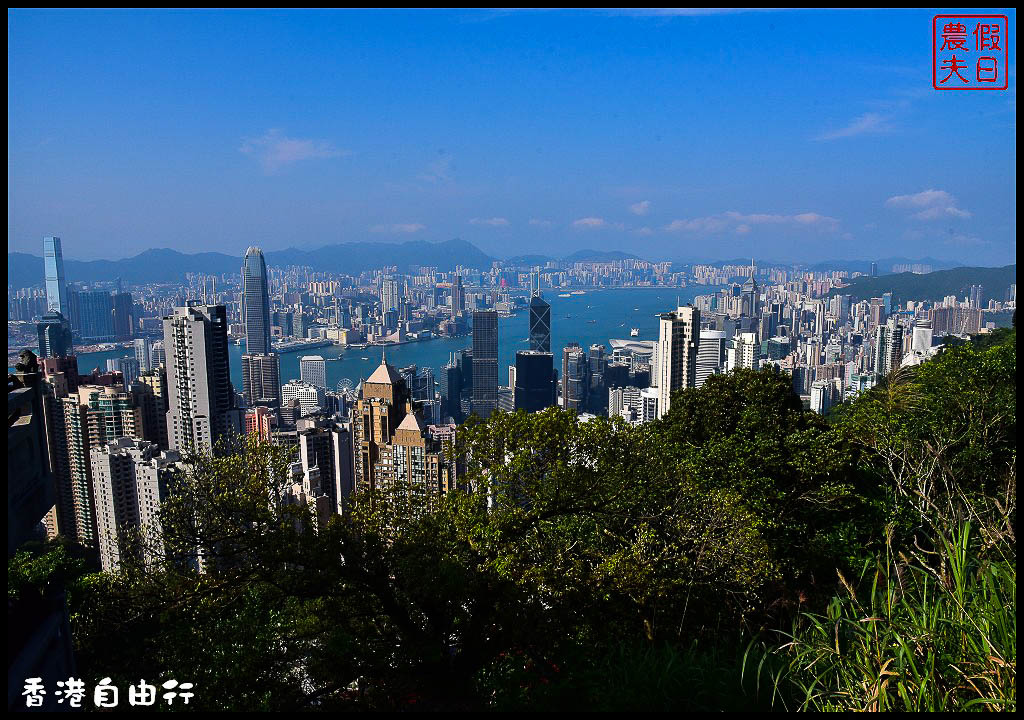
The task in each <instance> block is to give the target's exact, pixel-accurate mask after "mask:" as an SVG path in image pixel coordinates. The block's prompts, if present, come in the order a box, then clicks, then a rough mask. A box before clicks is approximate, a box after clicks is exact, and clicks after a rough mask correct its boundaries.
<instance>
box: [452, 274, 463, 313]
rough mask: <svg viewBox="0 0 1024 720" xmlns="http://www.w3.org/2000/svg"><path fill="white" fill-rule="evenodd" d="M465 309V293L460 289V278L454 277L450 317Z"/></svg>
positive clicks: (459, 276) (458, 276)
mask: <svg viewBox="0 0 1024 720" xmlns="http://www.w3.org/2000/svg"><path fill="white" fill-rule="evenodd" d="M465 309H466V291H465V290H464V289H463V287H462V276H461V275H456V276H455V278H454V279H453V280H452V317H455V316H456V315H458V314H459V313H461V312H462V311H463V310H465Z"/></svg>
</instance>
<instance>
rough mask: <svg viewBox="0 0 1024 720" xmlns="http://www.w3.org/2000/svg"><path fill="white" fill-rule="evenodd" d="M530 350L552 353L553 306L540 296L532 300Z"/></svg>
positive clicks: (535, 296)
mask: <svg viewBox="0 0 1024 720" xmlns="http://www.w3.org/2000/svg"><path fill="white" fill-rule="evenodd" d="M530 349H531V350H534V351H536V352H546V353H549V352H551V305H549V304H548V303H547V302H546V301H545V300H544V298H542V297H541V296H540V295H534V296H533V297H532V298H530Z"/></svg>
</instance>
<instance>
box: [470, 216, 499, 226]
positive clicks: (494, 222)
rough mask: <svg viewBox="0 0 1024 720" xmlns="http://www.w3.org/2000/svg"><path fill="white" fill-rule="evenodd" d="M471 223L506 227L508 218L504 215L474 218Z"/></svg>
mask: <svg viewBox="0 0 1024 720" xmlns="http://www.w3.org/2000/svg"><path fill="white" fill-rule="evenodd" d="M469 224H470V225H490V226H491V227H505V226H506V225H508V218H503V217H492V218H472V219H471V220H470V221H469Z"/></svg>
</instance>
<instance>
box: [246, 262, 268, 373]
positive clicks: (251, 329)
mask: <svg viewBox="0 0 1024 720" xmlns="http://www.w3.org/2000/svg"><path fill="white" fill-rule="evenodd" d="M242 323H243V324H244V325H245V352H246V353H247V354H249V355H266V354H268V353H269V352H270V289H269V287H268V286H267V263H266V261H265V260H264V259H263V251H262V250H260V249H259V248H258V247H251V248H249V249H248V250H246V251H245V260H244V261H242Z"/></svg>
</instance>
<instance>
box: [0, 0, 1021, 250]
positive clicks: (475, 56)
mask: <svg viewBox="0 0 1024 720" xmlns="http://www.w3.org/2000/svg"><path fill="white" fill-rule="evenodd" d="M936 12H937V11H931V10H921V11H892V12H875V11H838V12H835V11H833V12H823V11H797V12H744V13H717V12H716V13H708V14H697V15H693V14H684V15H678V16H673V15H664V14H659V13H653V12H652V13H647V12H641V11H622V12H610V11H609V12H604V11H594V12H583V11H575V12H569V11H564V12H563V11H553V12H501V13H499V12H473V11H451V12H428V11H418V12H397V11H394V12H283V11H278V12H266V11H264V12H199V11H188V12H185V11H181V12H121V11H118V12H85V11H78V12H57V11H31V12H29V11H8V234H7V238H8V240H7V244H8V250H9V251H11V250H18V251H25V252H32V253H34V254H37V255H38V254H41V242H42V238H43V236H44V235H50V234H57V235H60V236H61V237H63V238H64V252H65V255H66V256H67V257H70V258H79V259H93V258H119V257H125V256H130V255H134V254H136V253H138V252H140V251H141V250H144V249H147V248H151V247H171V248H175V249H178V250H181V251H184V252H197V251H202V250H210V249H213V250H220V251H223V252H228V253H238V254H241V253H243V252H244V250H245V248H246V247H247V246H249V245H253V244H256V245H261V246H263V247H264V249H279V248H285V247H304V248H311V247H317V246H320V245H324V244H328V243H334V242H347V241H359V240H369V241H381V242H392V241H401V240H409V239H425V240H444V239H449V238H453V237H461V238H464V239H466V240H470V241H472V242H474V243H476V244H477V245H479V246H480V247H481V248H482V249H484V250H485V251H487V252H489V253H491V254H493V255H496V256H498V257H507V256H510V255H514V254H519V253H527V252H529V253H533V252H540V253H545V254H549V255H555V256H561V255H565V254H568V253H569V252H572V251H574V250H577V249H580V248H585V247H589V248H598V249H622V250H630V251H633V252H636V253H637V254H640V255H642V256H645V257H650V258H652V259H658V258H666V259H722V258H732V257H744V256H752V255H756V256H757V257H759V258H769V259H779V260H794V261H815V260H822V259H832V258H851V259H852V258H861V259H870V258H881V257H891V256H894V255H900V256H908V257H923V256H932V257H937V258H940V259H951V260H959V261H964V262H971V263H979V264H1003V263H1009V262H1015V261H1016V205H1015V197H1016V173H1015V170H1014V167H1015V159H1016V74H1015V67H1016V53H1015V48H1016V40H1015V34H1016V14H1015V12H1014V11H1012V10H1011V11H1009V12H1008V13H1007V14H1008V15H1009V17H1010V73H1009V74H1010V83H1009V85H1010V87H1009V89H1008V90H1007V91H1002V92H997V91H979V92H949V91H945V92H943V91H936V90H934V89H932V86H931V28H932V16H933V15H934V14H936ZM942 12H946V11H942ZM973 12H984V11H977V10H975V11H973ZM997 12H999V11H997Z"/></svg>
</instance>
